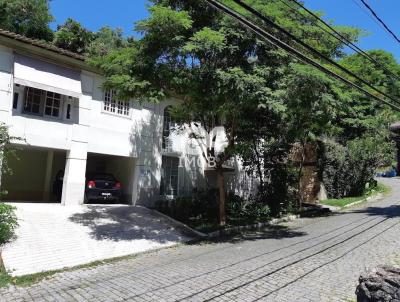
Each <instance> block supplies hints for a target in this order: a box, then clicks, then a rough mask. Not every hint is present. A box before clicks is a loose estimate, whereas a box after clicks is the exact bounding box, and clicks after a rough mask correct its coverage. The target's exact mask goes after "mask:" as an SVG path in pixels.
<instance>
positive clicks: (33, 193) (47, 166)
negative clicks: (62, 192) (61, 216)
mask: <svg viewBox="0 0 400 302" xmlns="http://www.w3.org/2000/svg"><path fill="white" fill-rule="evenodd" d="M65 162H66V151H60V150H51V149H41V148H19V147H18V149H17V151H16V156H15V157H12V158H10V159H9V162H8V164H9V168H10V170H11V173H7V174H5V175H3V176H2V179H1V190H2V191H5V192H6V194H5V195H4V196H3V197H2V199H3V200H6V201H29V202H60V199H59V194H57V193H56V192H54V191H53V186H54V183H55V180H56V177H57V175H58V174H60V171H63V170H64V169H65Z"/></svg>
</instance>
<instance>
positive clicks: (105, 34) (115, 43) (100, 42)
mask: <svg viewBox="0 0 400 302" xmlns="http://www.w3.org/2000/svg"><path fill="white" fill-rule="evenodd" d="M127 46H128V41H127V39H125V38H124V37H123V35H122V30H121V29H119V28H117V29H112V28H110V27H107V26H106V27H102V28H100V30H99V31H98V32H96V33H94V39H93V41H92V42H91V43H90V44H89V45H88V46H87V48H86V52H87V54H88V56H89V57H98V56H100V57H101V56H105V55H107V54H108V53H110V52H111V51H114V50H118V49H123V48H125V47H127Z"/></svg>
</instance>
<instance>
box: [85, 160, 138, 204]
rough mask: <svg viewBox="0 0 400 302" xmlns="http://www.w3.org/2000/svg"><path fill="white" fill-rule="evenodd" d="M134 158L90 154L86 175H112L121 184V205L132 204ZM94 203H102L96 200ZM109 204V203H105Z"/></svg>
mask: <svg viewBox="0 0 400 302" xmlns="http://www.w3.org/2000/svg"><path fill="white" fill-rule="evenodd" d="M134 161H135V160H134V158H132V157H123V156H113V155H104V154H97V153H88V156H87V163H86V175H93V174H103V173H104V174H111V175H112V176H114V178H115V179H116V180H117V181H118V182H119V183H120V184H121V190H122V195H121V200H120V201H121V203H128V204H131V203H132V192H133V181H134ZM93 202H102V201H101V200H97V201H96V200H94V201H92V202H91V203H93ZM103 202H107V201H103Z"/></svg>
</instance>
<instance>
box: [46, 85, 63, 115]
mask: <svg viewBox="0 0 400 302" xmlns="http://www.w3.org/2000/svg"><path fill="white" fill-rule="evenodd" d="M60 104H61V94H58V93H54V92H50V91H46V102H45V106H44V114H45V115H48V116H53V117H58V116H59V114H60Z"/></svg>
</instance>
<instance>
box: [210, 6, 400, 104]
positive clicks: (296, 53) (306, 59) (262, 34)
mask: <svg viewBox="0 0 400 302" xmlns="http://www.w3.org/2000/svg"><path fill="white" fill-rule="evenodd" d="M205 1H206V2H207V3H208V4H210V5H211V6H213V7H215V8H216V9H218V10H219V11H221V12H223V13H225V14H226V15H228V16H230V17H232V18H233V19H235V20H237V21H238V22H239V23H241V24H242V25H244V26H246V27H247V28H249V29H250V30H252V31H253V32H255V33H256V34H257V35H258V36H260V37H261V38H263V39H265V40H267V41H268V42H270V43H271V44H273V45H275V46H277V47H279V48H281V49H283V50H285V51H286V52H287V53H289V54H290V55H292V56H294V57H295V58H297V59H299V60H301V61H302V62H304V63H306V64H309V65H312V66H314V67H315V68H317V69H319V70H320V71H322V72H324V73H325V74H328V75H330V76H332V77H334V78H336V79H338V80H340V81H342V82H343V83H346V84H347V85H349V86H351V87H353V88H356V89H357V90H359V91H361V92H363V93H364V94H365V95H367V96H369V97H371V98H373V99H375V100H377V101H379V102H382V103H384V104H386V105H388V106H389V107H391V108H393V109H395V110H397V111H400V107H398V106H396V105H394V104H392V103H390V102H388V101H387V100H385V99H382V98H380V97H378V96H376V95H374V94H372V93H371V92H369V91H367V90H366V89H364V88H363V87H361V86H359V85H357V84H355V83H353V82H351V81H350V80H348V79H346V78H344V77H343V76H341V75H339V74H337V73H335V72H333V71H331V70H330V69H328V68H326V67H325V66H323V65H321V64H320V63H318V62H316V61H314V60H313V59H311V58H310V57H308V56H306V55H305V54H303V53H302V52H300V51H298V50H297V49H295V48H293V47H292V46H290V45H288V44H286V43H285V42H283V41H281V40H280V39H278V38H276V37H275V36H274V35H272V34H270V33H269V32H267V31H265V30H264V29H262V28H260V27H259V26H257V25H255V24H253V23H252V22H250V21H248V20H247V19H246V18H245V17H244V16H242V15H241V14H239V13H237V12H235V11H233V10H232V9H230V8H228V7H226V6H225V5H223V4H221V3H219V2H218V1H216V0H205Z"/></svg>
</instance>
